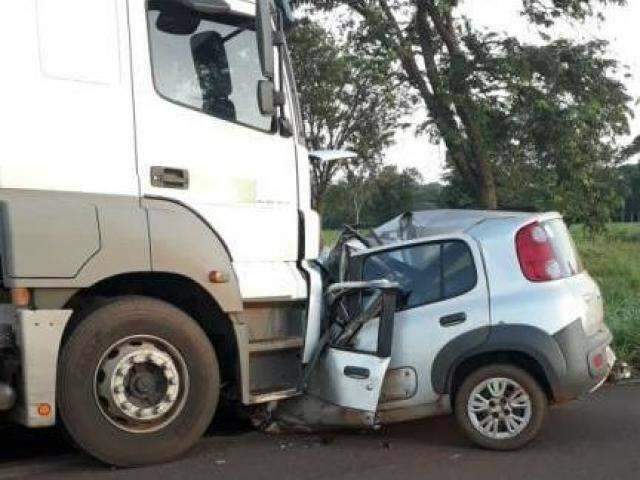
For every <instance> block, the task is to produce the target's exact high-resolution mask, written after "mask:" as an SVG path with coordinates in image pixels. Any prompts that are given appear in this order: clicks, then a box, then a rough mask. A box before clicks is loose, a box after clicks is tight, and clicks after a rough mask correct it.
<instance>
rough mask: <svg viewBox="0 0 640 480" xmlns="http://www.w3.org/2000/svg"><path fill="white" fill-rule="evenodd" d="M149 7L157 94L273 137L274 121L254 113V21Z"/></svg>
mask: <svg viewBox="0 0 640 480" xmlns="http://www.w3.org/2000/svg"><path fill="white" fill-rule="evenodd" d="M148 5H149V6H148V23H149V41H150V46H151V62H152V69H153V77H154V83H155V87H156V90H157V91H158V93H159V94H160V95H161V96H162V97H164V98H166V99H167V100H170V101H172V102H176V103H178V104H181V105H184V106H187V107H190V108H193V109H196V110H199V111H202V112H204V113H207V114H208V115H212V116H214V117H217V118H221V119H223V120H227V121H230V122H235V123H240V124H243V125H246V126H249V127H252V128H257V129H259V130H263V131H272V122H273V118H272V117H270V116H264V115H262V114H261V113H260V110H259V107H258V100H257V89H258V82H259V81H260V80H262V79H263V76H262V71H261V68H260V61H259V57H258V47H257V40H256V35H255V30H254V21H253V19H251V18H246V17H241V16H236V15H216V16H215V17H210V16H205V15H202V14H199V13H196V12H194V11H192V10H188V9H186V8H177V7H176V2H168V1H162V0H153V1H150V2H149V3H148Z"/></svg>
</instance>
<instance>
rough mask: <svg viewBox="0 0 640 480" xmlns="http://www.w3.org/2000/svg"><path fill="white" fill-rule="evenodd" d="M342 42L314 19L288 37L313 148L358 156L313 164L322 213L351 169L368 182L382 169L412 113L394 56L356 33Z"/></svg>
mask: <svg viewBox="0 0 640 480" xmlns="http://www.w3.org/2000/svg"><path fill="white" fill-rule="evenodd" d="M341 37H342V36H341V35H334V34H332V33H330V32H328V31H326V30H324V29H323V28H322V27H320V26H319V25H318V24H316V23H314V22H312V21H310V20H309V19H305V20H302V21H301V22H300V23H299V24H298V25H297V26H296V27H295V28H294V29H292V30H291V32H290V33H289V35H288V41H289V44H290V47H291V57H292V62H293V65H294V69H295V72H296V77H297V82H298V90H299V93H300V103H301V110H302V116H303V120H304V123H305V130H306V141H307V146H308V148H309V149H310V150H320V149H349V150H353V151H354V152H356V153H357V154H358V159H357V160H355V161H350V162H333V163H324V164H323V163H320V162H315V161H313V162H312V172H311V173H312V187H313V200H314V201H313V203H314V206H315V207H316V208H317V209H318V210H319V211H322V210H323V208H322V199H323V197H324V195H325V193H326V190H327V188H328V186H329V185H330V184H331V182H332V181H333V180H334V179H335V178H336V175H338V174H339V173H340V172H345V171H347V172H348V171H349V168H350V169H351V173H352V174H353V172H354V171H356V170H358V171H364V175H365V176H366V174H367V172H369V171H375V170H376V169H377V168H378V167H379V165H380V163H381V159H382V155H383V152H384V150H385V149H386V148H387V147H388V146H389V145H391V144H392V143H393V141H394V134H395V132H396V130H397V129H398V128H400V127H402V126H403V124H402V122H401V118H402V116H403V114H404V113H405V112H406V111H407V108H408V104H407V102H406V99H405V95H404V93H406V92H405V89H404V88H403V87H402V85H399V84H398V81H397V78H396V77H397V76H396V75H395V73H394V71H393V56H392V54H391V52H389V51H388V50H386V49H384V48H374V47H373V46H372V45H371V44H369V43H368V41H367V40H368V39H367V38H365V37H364V36H363V35H362V34H361V32H359V31H358V30H357V29H356V30H351V31H348V32H346V33H345V35H344V38H341ZM357 178H358V179H359V180H361V178H360V177H357Z"/></svg>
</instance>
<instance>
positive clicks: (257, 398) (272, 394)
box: [250, 388, 302, 404]
mask: <svg viewBox="0 0 640 480" xmlns="http://www.w3.org/2000/svg"><path fill="white" fill-rule="evenodd" d="M301 393H302V392H300V391H299V390H298V389H297V388H288V389H285V390H271V391H255V392H251V395H250V399H251V403H252V404H255V403H267V402H273V401H276V400H284V399H285V398H291V397H295V396H298V395H300V394H301Z"/></svg>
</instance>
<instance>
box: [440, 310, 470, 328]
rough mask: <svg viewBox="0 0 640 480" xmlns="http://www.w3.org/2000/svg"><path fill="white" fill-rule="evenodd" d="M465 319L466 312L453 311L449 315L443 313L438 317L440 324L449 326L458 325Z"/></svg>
mask: <svg viewBox="0 0 640 480" xmlns="http://www.w3.org/2000/svg"><path fill="white" fill-rule="evenodd" d="M466 321H467V314H466V313H464V312H458V313H453V314H451V315H445V316H444V317H440V325H442V326H443V327H451V326H453V325H459V324H461V323H464V322H466Z"/></svg>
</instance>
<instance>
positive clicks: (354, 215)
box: [323, 165, 433, 228]
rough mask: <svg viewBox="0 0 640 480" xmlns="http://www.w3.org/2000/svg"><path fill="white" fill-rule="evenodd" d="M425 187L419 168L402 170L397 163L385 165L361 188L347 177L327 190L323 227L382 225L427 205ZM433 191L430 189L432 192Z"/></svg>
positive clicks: (364, 182) (365, 181)
mask: <svg viewBox="0 0 640 480" xmlns="http://www.w3.org/2000/svg"><path fill="white" fill-rule="evenodd" d="M424 187H425V185H423V184H422V177H421V175H420V173H419V172H418V171H417V170H416V169H413V168H407V169H404V170H402V171H400V170H398V167H396V166H395V165H386V166H384V167H382V168H381V169H379V170H378V171H377V172H376V173H374V174H372V175H370V176H368V177H367V178H366V179H364V180H363V181H362V184H361V185H359V186H357V188H354V183H353V181H350V180H349V179H348V178H344V179H342V180H339V181H338V182H336V183H335V184H333V185H331V186H330V187H329V188H328V189H327V194H326V199H325V202H326V205H325V207H326V208H325V215H324V217H323V226H324V227H325V228H340V227H341V226H342V225H344V224H350V225H358V226H360V227H363V226H364V227H366V226H369V227H371V226H376V225H380V224H381V223H383V222H385V221H387V220H389V219H390V218H393V217H395V216H396V215H399V214H400V213H402V212H406V211H408V210H414V209H416V208H424V205H422V206H420V205H419V202H422V201H424V199H423V198H421V194H422V193H423V190H422V189H423V188H424ZM431 188H432V189H433V187H431ZM432 192H433V190H430V192H429V193H432Z"/></svg>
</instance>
